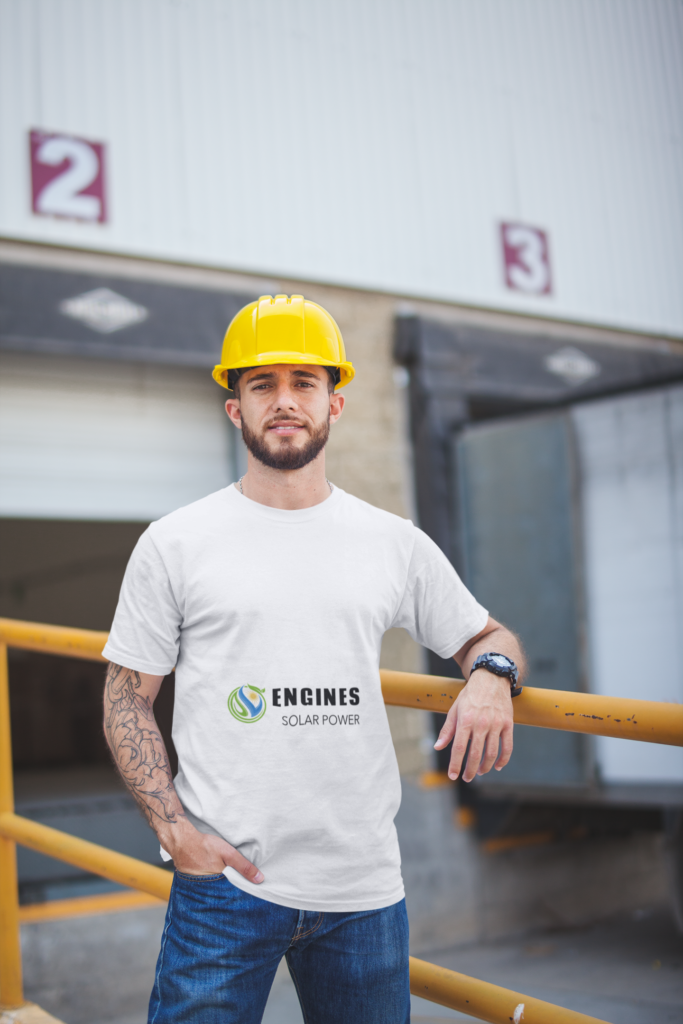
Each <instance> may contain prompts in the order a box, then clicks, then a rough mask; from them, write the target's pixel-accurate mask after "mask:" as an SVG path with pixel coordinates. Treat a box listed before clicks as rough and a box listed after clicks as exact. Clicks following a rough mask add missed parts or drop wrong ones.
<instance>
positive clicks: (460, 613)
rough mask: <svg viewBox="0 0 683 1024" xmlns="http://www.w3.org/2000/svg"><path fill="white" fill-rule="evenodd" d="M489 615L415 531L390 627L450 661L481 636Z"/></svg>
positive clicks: (433, 547)
mask: <svg viewBox="0 0 683 1024" xmlns="http://www.w3.org/2000/svg"><path fill="white" fill-rule="evenodd" d="M487 622H488V612H487V611H486V609H485V608H482V606H481V605H480V604H479V603H478V601H476V600H475V598H474V597H473V596H472V594H470V592H469V590H468V589H467V587H466V586H465V584H464V583H463V582H462V580H461V579H460V577H459V576H458V574H457V572H456V571H455V569H454V568H453V566H452V565H451V563H450V562H449V561H448V559H447V558H446V556H445V555H444V553H443V552H442V551H441V549H440V548H438V547H437V545H436V544H435V543H434V541H433V540H430V538H429V537H428V536H427V535H426V533H423V532H422V530H418V529H417V528H415V546H414V548H413V553H412V557H411V560H410V565H409V567H408V577H407V579H406V585H405V590H404V592H403V597H402V599H401V603H400V604H399V606H398V609H397V611H396V615H395V616H394V621H393V622H392V626H402V627H403V629H405V630H407V632H408V633H409V634H410V635H411V636H412V638H413V640H416V641H417V642H418V643H419V644H422V645H423V646H424V647H428V648H429V649H430V650H432V651H434V652H435V653H436V654H438V655H439V657H441V658H452V657H453V655H454V654H455V653H456V652H457V651H459V650H460V648H461V647H462V646H463V644H465V643H467V641H468V640H471V639H472V637H473V636H476V635H477V633H479V632H481V630H482V629H483V628H484V626H485V625H486V623H487Z"/></svg>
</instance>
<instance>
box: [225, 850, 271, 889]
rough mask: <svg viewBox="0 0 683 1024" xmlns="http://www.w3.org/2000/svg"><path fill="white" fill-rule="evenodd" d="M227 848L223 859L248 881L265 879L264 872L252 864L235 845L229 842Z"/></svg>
mask: <svg viewBox="0 0 683 1024" xmlns="http://www.w3.org/2000/svg"><path fill="white" fill-rule="evenodd" d="M225 845H226V847H227V849H226V850H225V852H224V854H223V860H224V861H225V863H226V864H227V865H228V866H229V867H231V868H234V869H235V871H239V873H240V874H241V875H243V876H244V877H245V878H246V879H247V881H248V882H256V883H257V884H258V883H259V882H262V881H263V873H262V872H261V871H259V869H258V868H257V867H256V865H255V864H252V863H251V861H250V860H247V858H246V857H243V856H242V854H241V853H240V852H239V850H236V849H235V847H234V846H230V844H229V843H226V844H225Z"/></svg>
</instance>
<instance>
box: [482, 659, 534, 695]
mask: <svg viewBox="0 0 683 1024" xmlns="http://www.w3.org/2000/svg"><path fill="white" fill-rule="evenodd" d="M478 668H485V669H486V670H487V672H493V674H494V675H495V676H507V678H508V679H509V680H510V696H512V697H518V696H519V695H520V693H521V692H522V689H523V687H522V686H517V677H518V676H519V671H518V669H517V666H516V665H515V663H514V661H512V659H511V658H508V657H506V656H505V655H504V654H492V653H491V654H480V655H479V657H478V658H476V659H475V661H474V664H473V665H472V669H471V671H470V675H472V672H474V671H475V669H478Z"/></svg>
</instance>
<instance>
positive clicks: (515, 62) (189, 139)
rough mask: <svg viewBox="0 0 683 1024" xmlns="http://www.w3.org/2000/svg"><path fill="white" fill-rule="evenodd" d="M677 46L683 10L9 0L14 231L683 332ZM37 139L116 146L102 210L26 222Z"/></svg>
mask: <svg viewBox="0 0 683 1024" xmlns="http://www.w3.org/2000/svg"><path fill="white" fill-rule="evenodd" d="M682 39H683V5H682V4H681V3H680V0H647V2H643V0H553V2H552V3H549V2H548V0H326V2H325V3H320V2H318V0H175V2H171V0H0V126H1V127H0V132H1V136H0V139H1V152H2V156H1V161H2V164H1V173H2V189H0V234H2V235H4V236H6V237H12V238H25V239H36V240H47V241H52V242H58V243H64V244H68V245H75V246H79V247H83V248H95V249H102V250H112V251H117V252H122V253H133V254H147V255H151V256H160V257H163V258H169V259H173V260H181V261H188V262H195V263H202V264H211V265H219V266H223V267H231V268H236V269H245V270H253V271H258V272H266V273H271V272H272V273H277V274H280V275H289V276H295V277H300V278H302V279H313V280H328V281H331V282H335V283H340V284H344V283H346V284H353V285H360V286H363V287H368V288H380V289H387V290H390V291H395V292H399V293H405V294H415V295H423V296H433V297H443V298H446V299H450V300H456V301H459V302H465V303H470V304H474V305H479V306H484V307H494V308H505V309H512V310H526V311H531V312H534V313H540V314H543V315H547V316H551V317H560V318H571V319H577V320H582V321H587V322H592V323H596V324H612V325H617V326H623V327H627V328H638V329H643V330H647V331H652V332H662V333H665V334H671V335H674V336H680V335H682V334H683V289H681V287H680V268H681V266H682V265H683V195H682V190H681V181H683V153H682V146H683V143H682V133H681V127H682V116H681V112H682V104H681V97H682V96H683V45H682ZM31 128H40V129H44V130H49V131H60V132H69V133H73V134H75V135H81V136H85V137H87V138H90V139H94V140H102V141H104V142H106V143H107V146H108V155H109V166H108V174H109V192H110V207H111V222H110V223H109V224H107V225H88V224H79V223H71V222H68V221H64V220H51V219H49V218H46V217H39V216H35V215H32V214H31V212H30V194H29V172H28V143H27V133H28V131H29V129H31ZM502 220H508V221H521V222H524V223H528V224H531V225H533V226H537V227H540V228H543V229H545V230H546V231H547V232H548V233H549V237H550V247H551V258H552V265H553V278H554V291H553V294H552V295H551V296H538V297H536V296H529V295H524V294H521V293H516V292H512V291H509V290H507V289H506V288H505V287H504V284H503V274H502V267H501V254H500V245H499V239H498V234H497V225H498V223H499V222H500V221H502Z"/></svg>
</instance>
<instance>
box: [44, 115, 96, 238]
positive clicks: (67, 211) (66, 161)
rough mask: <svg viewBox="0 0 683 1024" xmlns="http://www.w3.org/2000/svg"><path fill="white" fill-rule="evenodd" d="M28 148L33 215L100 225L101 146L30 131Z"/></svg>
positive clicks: (68, 137) (62, 136) (82, 140)
mask: <svg viewBox="0 0 683 1024" xmlns="http://www.w3.org/2000/svg"><path fill="white" fill-rule="evenodd" d="M30 145H31V194H32V209H33V212H34V213H38V214H42V215H44V216H49V217H66V218H68V219H69V220H86V221H96V222H98V223H100V224H104V223H105V222H106V220H107V206H106V202H105V194H104V144H103V143H101V142H89V141H88V140H87V139H77V138H75V136H73V135H60V134H57V133H48V132H38V131H32V132H31V133H30Z"/></svg>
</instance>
